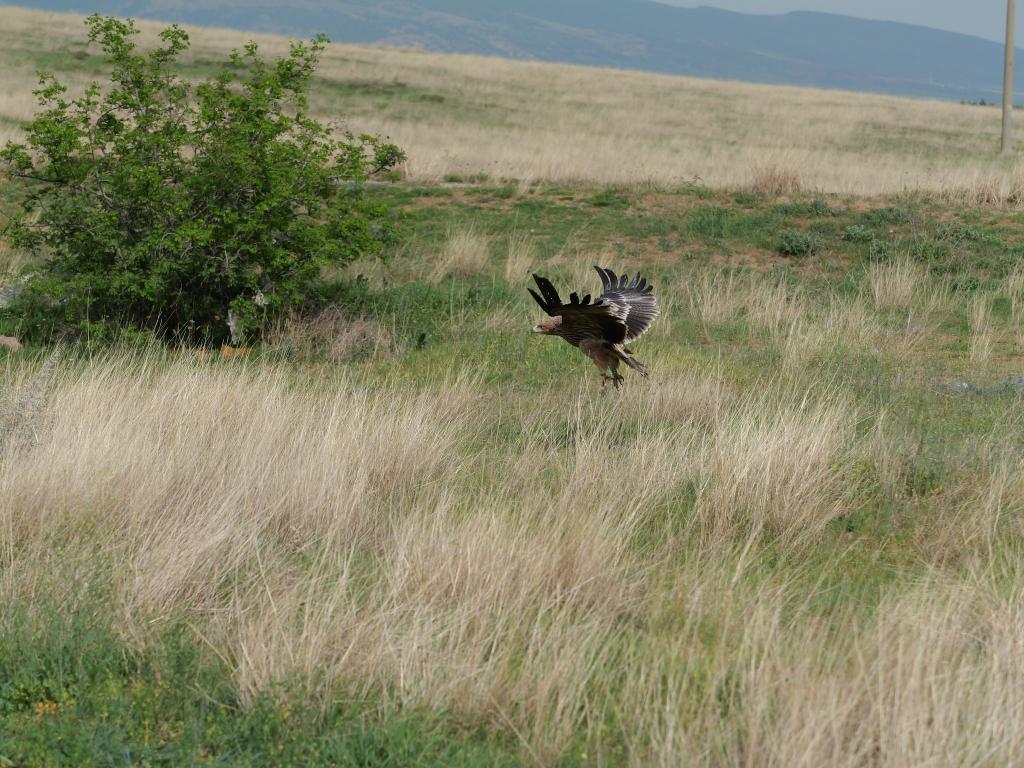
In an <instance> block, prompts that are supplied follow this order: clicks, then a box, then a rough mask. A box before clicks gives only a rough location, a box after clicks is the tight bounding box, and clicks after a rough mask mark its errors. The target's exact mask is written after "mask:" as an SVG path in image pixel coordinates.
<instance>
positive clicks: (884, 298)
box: [868, 257, 928, 311]
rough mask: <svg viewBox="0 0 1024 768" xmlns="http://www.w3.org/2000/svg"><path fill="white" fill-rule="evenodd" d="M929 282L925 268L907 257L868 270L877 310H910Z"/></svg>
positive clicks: (872, 295)
mask: <svg viewBox="0 0 1024 768" xmlns="http://www.w3.org/2000/svg"><path fill="white" fill-rule="evenodd" d="M927 281H928V273H927V272H926V271H925V268H924V267H922V266H921V265H920V264H918V263H917V262H915V261H913V260H911V259H910V258H907V257H902V258H900V259H899V260H897V261H894V262H892V263H889V264H885V263H883V264H872V265H871V266H870V267H869V268H868V287H869V289H870V291H871V300H872V302H873V303H874V305H875V308H876V309H900V310H904V311H906V310H909V309H910V307H911V305H912V304H914V302H915V301H916V300H917V298H918V297H919V295H920V294H921V292H922V290H923V288H924V286H925V285H926V283H927Z"/></svg>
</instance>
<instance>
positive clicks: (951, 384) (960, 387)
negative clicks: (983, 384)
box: [936, 381, 977, 395]
mask: <svg viewBox="0 0 1024 768" xmlns="http://www.w3.org/2000/svg"><path fill="white" fill-rule="evenodd" d="M936 389H938V390H939V391H940V392H948V393H949V394H951V395H967V394H971V393H973V392H975V391H976V390H977V387H975V386H974V385H973V384H968V383H967V382H966V381H947V382H944V383H942V384H939V386H938V387H936Z"/></svg>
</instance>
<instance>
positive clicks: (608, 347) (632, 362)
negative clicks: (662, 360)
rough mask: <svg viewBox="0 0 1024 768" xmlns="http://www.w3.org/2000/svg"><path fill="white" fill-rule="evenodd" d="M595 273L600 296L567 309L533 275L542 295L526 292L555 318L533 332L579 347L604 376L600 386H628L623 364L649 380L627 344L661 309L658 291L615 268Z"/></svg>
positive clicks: (575, 299) (573, 298)
mask: <svg viewBox="0 0 1024 768" xmlns="http://www.w3.org/2000/svg"><path fill="white" fill-rule="evenodd" d="M594 269H596V270H597V274H598V275H600V276H601V289H602V291H603V292H602V293H601V295H600V296H598V297H597V298H596V299H594V300H593V301H591V297H590V294H587V295H586V296H584V297H583V298H582V299H581V298H580V297H579V295H578V294H576V293H572V294H570V295H569V303H568V304H563V303H562V299H561V298H559V296H558V291H556V290H555V287H554V286H553V285H552V284H551V281H550V280H548V279H547V278H546V277H541V276H540V275H537V274H535V275H534V276H533V279H534V280H535V281H536V283H537V288H538V290H539V291H540V293H539V294H538V293H537V291H534V290H533V289H532V288H529V289H527V290H529V291H530V295H531V296H533V298H534V301H536V302H537V303H538V304H539V305H540V308H541V309H543V310H544V311H545V312H546V313H547V314H548V315H549V316H550V319H549V320H545V321H544V322H542V323H539V324H538V325H536V326H534V328H533V332H534V333H543V334H546V335H548V336H559V337H561V338H563V339H565V340H566V341H567V342H569V343H570V344H572V345H573V346H574V347H577V348H579V350H580V351H581V352H583V354H585V355H586V356H587V357H589V358H590V359H591V360H593V361H594V365H596V366H597V367H598V369H599V370H600V371H601V387H602V388H603V387H605V386H607V384H608V382H609V381H611V382H612V383H613V384H614V385H615V388H616V389H618V388H619V387H620V386H621V384H622V382H623V378H622V376H621V375H620V374H619V363H625V364H626V365H628V366H629V367H630V368H632V369H633V370H634V371H636V372H637V373H639V374H640V375H641V376H647V368H646V366H644V365H643V363H641V362H640V361H638V360H637V359H636V358H634V357H633V353H632V351H630V350H629V349H627V348H626V344H629V343H630V342H633V341H636V340H637V339H639V338H640V337H641V336H642V335H643V334H644V333H646V332H647V329H648V328H650V327H651V323H653V322H654V321H655V320H656V319H657V317H658V315H659V314H660V310H659V309H658V304H657V302H656V301H655V300H654V286H652V285H649V284H648V282H647V281H646V280H645V279H644V278H642V277H640V275H639V274H637V275H636V277H634V278H633V279H632V280H630V279H629V276H628V275H622V276H621V277H619V276H618V275H616V274H615V273H614V272H612V271H611V270H610V269H604V268H602V267H597V266H595V267H594Z"/></svg>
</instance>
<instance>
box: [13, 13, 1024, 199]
mask: <svg viewBox="0 0 1024 768" xmlns="http://www.w3.org/2000/svg"><path fill="white" fill-rule="evenodd" d="M4 18H5V21H6V23H5V25H4V26H3V27H2V28H0V66H2V67H3V68H4V72H5V79H4V83H3V84H2V86H0V139H2V138H4V137H6V136H9V135H14V134H15V133H16V130H17V126H18V124H19V123H20V122H21V121H23V120H25V119H27V118H28V117H29V116H30V115H31V114H32V109H33V99H32V97H31V94H30V91H31V88H32V87H33V86H34V84H35V72H36V70H37V69H39V68H43V69H47V70H51V71H53V72H55V73H57V74H58V75H60V76H62V77H66V78H67V79H68V80H69V81H70V83H71V85H72V86H73V87H81V86H82V85H84V83H86V82H88V79H89V78H91V77H94V76H95V75H96V74H98V73H99V72H100V71H101V70H100V63H101V62H100V61H99V59H98V57H97V56H96V55H95V54H96V50H95V48H90V47H88V46H87V45H86V44H85V43H84V34H83V27H82V23H81V17H77V16H73V15H54V14H51V15H47V14H42V13H39V12H33V11H28V10H24V9H17V8H11V7H5V9H4ZM140 26H141V27H142V29H143V30H144V34H143V37H142V40H143V42H144V43H151V42H152V40H153V39H154V36H155V33H156V31H157V30H158V29H159V28H160V26H159V25H157V24H155V23H152V22H145V23H142V24H141V25H140ZM189 33H190V35H191V37H192V40H193V44H194V50H193V53H192V54H191V55H190V56H189V57H188V63H189V64H188V66H189V68H188V70H187V71H188V72H189V73H191V74H200V75H202V74H208V73H209V72H210V71H211V70H212V68H213V67H214V65H215V64H216V63H217V62H219V61H220V60H222V58H223V54H224V51H226V50H228V49H230V48H232V47H239V46H240V45H241V44H243V43H244V42H245V41H246V40H247V39H248V38H249V37H250V36H248V35H246V34H244V33H240V32H229V31H224V30H211V29H196V28H192V29H189ZM257 39H258V41H259V43H260V45H261V47H262V49H263V50H264V51H268V52H270V53H280V52H282V51H283V50H285V46H286V43H287V41H286V40H284V39H283V38H280V37H271V36H257ZM319 71H320V77H319V79H318V82H317V86H316V88H315V92H314V97H313V106H314V108H315V109H317V110H318V111H319V112H320V113H321V114H322V115H325V116H328V117H330V118H332V119H340V120H345V121H347V122H348V123H349V124H350V125H351V127H353V128H354V129H355V130H356V131H357V132H362V131H367V132H372V133H383V134H385V135H390V136H392V137H393V138H394V139H395V140H396V141H397V142H398V143H400V144H401V145H402V146H403V147H405V148H407V149H408V150H409V153H410V157H411V160H410V162H409V164H408V166H407V168H406V169H405V170H406V173H407V174H408V176H409V178H410V179H412V180H414V181H416V182H421V183H428V182H429V183H433V182H436V181H439V180H442V179H443V178H444V177H446V176H450V175H458V176H470V175H477V174H487V175H489V176H490V177H491V178H494V179H504V178H512V179H528V180H529V179H548V180H551V179H556V180H564V181H572V182H577V181H581V180H582V181H584V182H587V181H590V182H595V183H636V182H645V181H654V182H656V183H659V184H662V185H669V186H674V185H677V184H679V183H681V182H685V181H688V180H693V179H695V178H696V179H701V180H703V183H707V184H711V185H714V186H728V187H732V188H740V187H744V186H751V185H753V186H759V185H763V183H764V179H765V177H766V176H770V175H771V173H770V172H771V171H772V170H773V169H781V170H782V171H784V172H786V173H788V174H790V175H791V176H792V177H794V178H796V179H798V180H799V181H801V182H802V183H803V185H804V188H805V189H813V190H824V191H834V192H854V193H857V194H869V195H871V194H879V193H894V192H899V191H903V190H907V189H923V190H930V191H932V192H941V193H942V194H944V195H947V196H949V197H951V198H955V199H964V200H970V199H975V200H996V199H1001V200H1007V201H1009V202H1012V203H1013V204H1019V201H1020V200H1024V195H1021V194H1018V193H1019V192H1020V186H1021V179H1020V177H1019V174H1018V173H1017V171H1016V168H1015V165H1014V164H1012V163H1010V164H1008V163H1006V162H1005V159H1001V158H1000V157H999V156H998V155H997V153H996V151H995V149H996V147H997V145H998V132H999V113H998V110H996V109H992V108H983V107H972V106H966V105H960V104H954V103H948V102H938V101H925V100H910V99H898V98H890V97H882V96H874V95H869V94H857V93H843V92H831V91H820V90H813V89H803V88H786V87H771V86H758V85H748V84H743V83H737V82H716V81H712V80H699V79H693V78H676V77H667V76H659V75H653V74H648V73H642V72H622V71H614V70H600V69H587V68H582V67H569V66H560V65H552V64H541V63H525V62H513V61H506V60H502V59H497V58H479V57H466V56H445V55H441V54H431V53H424V52H419V51H408V50H394V49H381V48H367V47H358V46H344V45H335V46H331V47H330V48H329V50H328V51H327V52H326V53H325V55H324V60H323V63H322V66H321V68H320V70H319Z"/></svg>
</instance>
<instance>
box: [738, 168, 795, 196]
mask: <svg viewBox="0 0 1024 768" xmlns="http://www.w3.org/2000/svg"><path fill="white" fill-rule="evenodd" d="M748 189H749V190H750V191H751V192H753V193H754V194H755V195H765V196H767V197H782V196H785V195H795V194H798V193H799V192H800V191H801V189H803V182H802V181H801V180H800V172H799V171H797V170H795V169H793V168H784V167H781V166H779V165H776V164H767V165H765V164H758V165H755V166H754V169H753V171H752V173H751V179H750V184H749V185H748Z"/></svg>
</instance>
